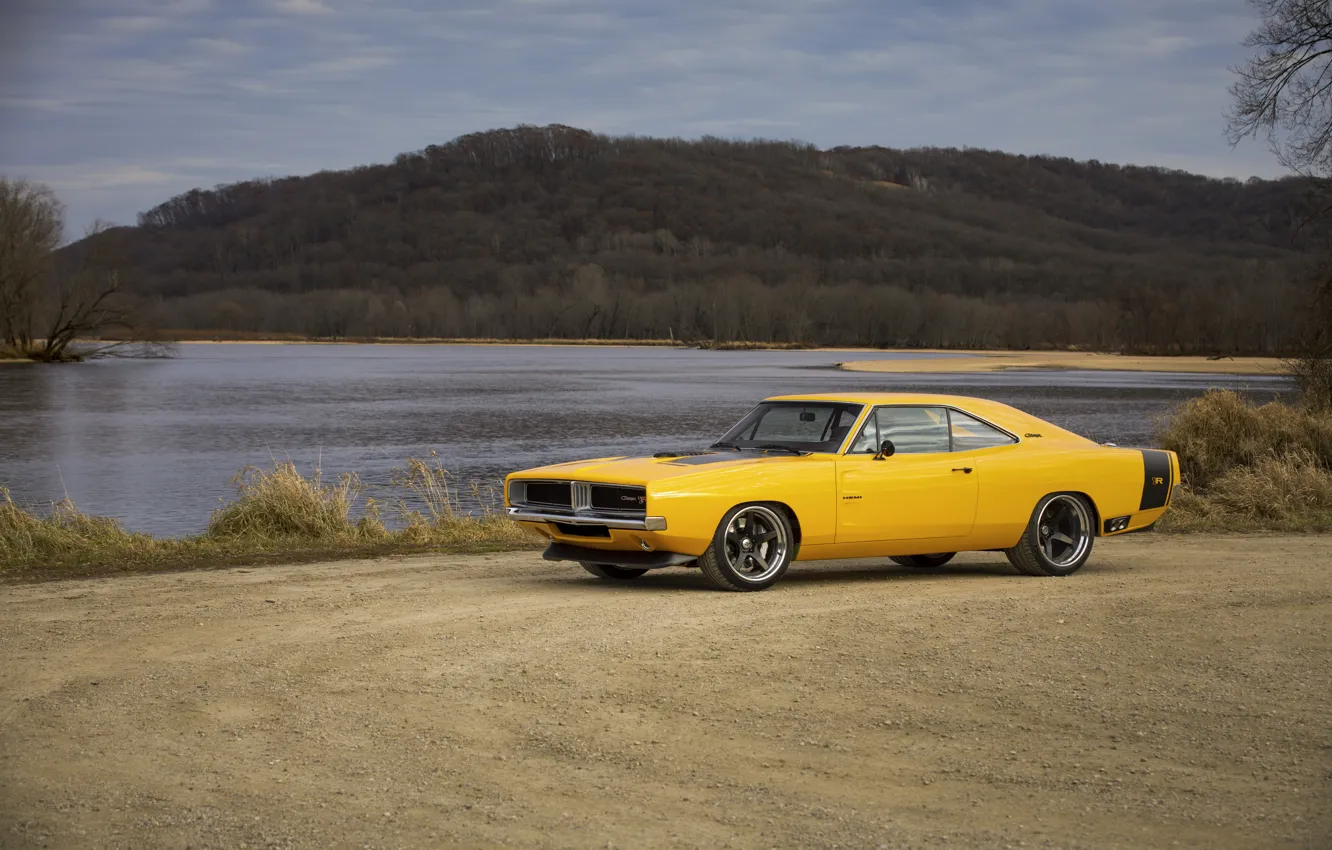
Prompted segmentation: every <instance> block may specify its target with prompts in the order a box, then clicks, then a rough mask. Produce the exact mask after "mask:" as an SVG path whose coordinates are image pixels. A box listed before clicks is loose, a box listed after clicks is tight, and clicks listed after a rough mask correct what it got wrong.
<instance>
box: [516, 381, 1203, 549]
mask: <svg viewBox="0 0 1332 850" xmlns="http://www.w3.org/2000/svg"><path fill="white" fill-rule="evenodd" d="M765 401H770V402H771V401H809V402H844V403H852V404H860V405H863V406H864V409H863V410H862V411H861V412H860V415H859V418H858V419H857V420H856V424H855V426H854V427H853V428H852V430H851V435H852V436H854V435H855V434H857V433H859V432H860V429H861V427H862V425H863V424H864V423H865V422H866V420H867V418H868V417H869V415H870V414H871V412H872V411H873V410H875V409H876V408H878V407H882V406H909V407H914V406H923V407H933V408H937V407H947V408H952V409H954V410H957V411H961V412H963V413H967V414H970V415H971V416H973V417H976V418H978V419H980V420H982V421H983V422H984V423H988V424H990V425H993V426H996V427H998V428H1000V429H1002V430H1003V431H1006V432H1007V433H1008V434H1010V435H1011V436H1012V437H1013V438H1014V440H1015V442H1013V443H1012V444H1010V445H1001V446H992V447H988V448H980V449H973V450H970V451H948V452H938V453H933V454H896V455H893V456H890V457H887V458H883V459H875V458H874V457H873V456H872V455H870V454H864V453H861V454H850V453H848V449H849V447H850V446H851V444H852V442H853V439H852V437H848V438H847V439H846V441H845V442H844V443H843V445H842V447H841V449H840V450H839V451H838V452H836V453H823V452H814V453H809V454H805V455H799V456H797V455H791V454H785V453H783V454H778V453H769V454H755V453H751V452H735V453H734V455H735V456H734V458H731V457H728V455H729V454H730V453H731V452H730V450H726V449H716V450H712V454H713V456H712V457H710V458H707V460H706V462H705V463H702V464H694V463H692V462H691V460H690V459H689V458H680V457H609V458H597V459H593V460H585V461H575V462H571V463H561V464H554V465H550V466H543V467H538V468H535V469H527V470H523V471H521V472H515V473H512V474H511V475H509V476H508V477H507V478H506V480H505V491H504V492H505V502H506V505H507V506H509V507H511V508H512V507H513V505H512V502H511V500H510V494H511V492H512V485H513V484H514V482H586V483H589V484H590V483H595V484H609V485H620V486H626V487H642V488H644V490H645V495H646V506H645V511H646V515H647V516H648V517H654V518H661V520H664V525H665V529H664V530H649V529H644V528H632V529H626V528H608V529H605V531H606V534H605V536H601V537H588V536H586V535H585V534H584V533H582V532H583V530H584V529H579V528H569V527H566V528H565V529H563V530H562V529H561V528H560V527H559V523H558V522H554V521H522V525H523V526H524V527H526V528H528V529H530V530H532V531H534V532H536V533H537V534H539V535H541V536H542V537H544V538H547V539H549V540H551V541H554V542H556V543H563V544H569V545H572V546H578V547H582V548H585V549H593V550H603V551H606V552H607V553H608V555H609V553H611V552H615V551H632V552H644V551H646V552H668V553H676V554H679V555H681V556H689V557H698V556H699V555H701V554H703V552H704V551H705V550H706V549H707V548H708V546H709V545H711V544H712V541H713V538H714V535H715V534H716V532H717V527H718V525H719V523H720V522H721V520H722V517H723V516H724V515H725V514H726V513H727V511H729V510H730V509H731V508H734V507H736V506H738V505H742V504H746V503H751V502H770V503H777V504H779V505H782V506H784V507H785V508H786V509H787V510H788V512H789V514H790V516H791V517H792V518H793V520H794V524H795V533H796V537H797V542H798V546H799V549H798V552H797V554H796V560H801V561H807V560H821V559H832V558H858V557H881V556H893V555H913V554H921V553H926V552H959V551H970V550H984V549H1006V548H1009V547H1012V546H1014V545H1016V544H1017V542H1018V540H1019V539H1020V537H1021V535H1022V534H1023V532H1024V530H1026V528H1027V526H1028V523H1029V522H1030V520H1031V516H1032V512H1033V510H1034V509H1035V507H1036V505H1037V503H1038V502H1039V501H1040V500H1041V499H1042V498H1043V497H1044V496H1046V495H1049V494H1051V493H1061V492H1071V493H1080V494H1083V495H1085V496H1086V497H1087V498H1088V499H1089V500H1090V501H1091V503H1092V506H1093V508H1094V511H1095V514H1096V517H1095V521H1096V533H1097V535H1098V536H1106V535H1107V534H1108V533H1110V532H1108V531H1107V529H1106V527H1105V522H1106V520H1109V519H1111V518H1123V517H1127V518H1128V519H1127V523H1126V524H1125V526H1124V527H1123V528H1122V529H1120V530H1117V531H1115V532H1113V533H1125V532H1130V531H1135V530H1139V529H1143V528H1146V527H1148V526H1150V525H1151V524H1152V523H1154V522H1156V521H1157V520H1158V519H1159V518H1160V517H1161V515H1162V514H1164V513H1165V510H1166V508H1167V506H1168V505H1169V499H1170V496H1171V495H1172V494H1173V493H1172V491H1173V488H1174V485H1176V484H1177V483H1178V481H1179V462H1178V458H1176V457H1175V455H1174V454H1173V453H1172V452H1164V451H1152V450H1139V449H1127V448H1117V447H1111V446H1103V445H1099V444H1097V443H1095V442H1092V441H1091V440H1088V439H1086V438H1084V437H1080V436H1078V435H1077V434H1074V433H1072V432H1070V431H1066V430H1064V429H1062V428H1059V427H1057V426H1055V425H1052V424H1051V423H1049V422H1045V421H1043V420H1041V419H1038V418H1036V417H1034V416H1031V415H1030V414H1027V413H1024V412H1022V411H1020V410H1017V409H1016V408H1013V407H1009V406H1008V405H1005V404H1001V403H999V402H994V401H989V400H985V399H978V398H967V397H962V396H947V395H926V394H904V393H820V394H817V395H796V396H775V397H773V398H770V399H766V400H765ZM1148 455H1151V457H1148ZM1163 488H1164V489H1163ZM1149 490H1150V491H1151V492H1152V493H1153V494H1156V495H1154V496H1153V498H1152V499H1151V500H1149V499H1148V492H1149ZM1162 493H1163V494H1164V495H1163V496H1162V495H1161V494H1162ZM1155 502H1160V504H1159V505H1158V504H1155ZM515 510H519V509H515ZM511 513H512V511H511ZM571 531H573V532H576V533H570V532H571Z"/></svg>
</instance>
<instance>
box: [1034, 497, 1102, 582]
mask: <svg viewBox="0 0 1332 850" xmlns="http://www.w3.org/2000/svg"><path fill="white" fill-rule="evenodd" d="M1036 535H1037V542H1038V543H1039V544H1040V547H1041V553H1042V554H1044V555H1045V559H1046V560H1047V561H1049V562H1050V563H1051V564H1052V565H1053V566H1056V567H1069V566H1072V565H1073V564H1076V563H1077V562H1078V559H1079V558H1081V557H1082V556H1083V555H1084V554H1086V552H1087V547H1088V546H1090V545H1091V516H1090V515H1088V513H1087V506H1086V505H1084V504H1083V503H1082V500H1081V499H1079V498H1077V497H1075V496H1055V497H1054V498H1053V499H1051V500H1050V501H1048V502H1046V503H1045V507H1044V508H1042V509H1041V515H1040V517H1039V518H1038V519H1037V522H1036Z"/></svg>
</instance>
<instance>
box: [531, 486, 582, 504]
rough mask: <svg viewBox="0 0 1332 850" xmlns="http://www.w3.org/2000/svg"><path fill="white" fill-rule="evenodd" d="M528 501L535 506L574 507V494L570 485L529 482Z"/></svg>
mask: <svg viewBox="0 0 1332 850" xmlns="http://www.w3.org/2000/svg"><path fill="white" fill-rule="evenodd" d="M525 498H526V501H527V502H529V503H531V504H533V505H554V506H556V507H560V508H571V507H573V494H572V493H571V492H570V491H569V485H568V484H556V483H554V482H552V481H529V482H527V493H526V497H525Z"/></svg>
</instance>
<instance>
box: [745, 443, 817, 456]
mask: <svg viewBox="0 0 1332 850" xmlns="http://www.w3.org/2000/svg"><path fill="white" fill-rule="evenodd" d="M754 448H756V449H763V450H765V451H770V452H790V453H791V454H793V455H803V454H805V452H802V451H801V450H800V449H793V448H791V447H790V446H783V445H780V444H778V443H764V444H763V445H761V446H755V447H754Z"/></svg>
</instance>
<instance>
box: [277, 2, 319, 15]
mask: <svg viewBox="0 0 1332 850" xmlns="http://www.w3.org/2000/svg"><path fill="white" fill-rule="evenodd" d="M271 5H272V7H273V10H274V11H275V12H281V13H283V14H286V15H328V14H331V13H332V12H333V10H332V9H331V8H329V6H328V4H326V3H324V2H323V0H273V2H272V4H271Z"/></svg>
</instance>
